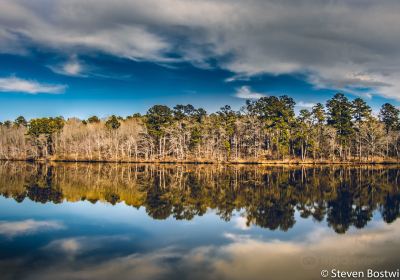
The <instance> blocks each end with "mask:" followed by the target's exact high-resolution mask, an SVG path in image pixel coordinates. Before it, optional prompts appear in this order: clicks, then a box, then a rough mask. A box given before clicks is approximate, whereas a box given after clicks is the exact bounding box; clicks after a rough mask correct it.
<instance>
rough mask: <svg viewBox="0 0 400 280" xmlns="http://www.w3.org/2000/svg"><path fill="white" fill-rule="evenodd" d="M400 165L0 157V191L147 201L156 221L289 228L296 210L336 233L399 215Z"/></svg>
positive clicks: (51, 198) (43, 198)
mask: <svg viewBox="0 0 400 280" xmlns="http://www.w3.org/2000/svg"><path fill="white" fill-rule="evenodd" d="M399 185H400V170H399V169H398V168H397V167H394V166H393V167H382V166H377V165H358V166H340V165H321V166H318V167H305V166H302V167H301V168H299V167H282V166H273V167H271V166H259V165H218V166H211V165H185V164H183V165H180V164H173V165H172V164H162V165H157V164H117V165H116V164H100V163H99V164H84V163H79V164H56V165H47V164H41V163H39V164H26V163H21V162H2V163H0V195H2V196H4V197H7V198H13V199H15V200H16V201H17V202H22V201H24V200H25V199H29V200H31V201H35V202H38V203H49V202H51V203H63V202H65V201H68V202H77V201H89V202H90V203H93V204H95V203H110V204H112V205H115V204H117V203H121V202H123V203H125V204H126V205H128V206H132V207H135V208H141V207H143V208H144V209H145V210H146V213H147V214H148V215H149V216H150V217H152V218H154V219H160V220H163V219H167V218H169V217H173V218H174V219H176V220H192V219H193V218H194V217H196V216H202V215H205V214H206V213H207V211H208V210H209V209H213V210H214V212H215V213H216V215H218V216H219V217H220V218H221V219H223V220H224V221H230V220H231V219H232V218H233V217H235V216H237V214H238V213H240V215H241V216H242V217H243V218H245V219H246V224H247V226H251V225H255V226H259V227H262V228H267V229H270V230H282V231H287V230H289V229H290V228H292V227H293V226H294V224H295V223H296V220H298V218H299V217H298V216H297V217H296V215H295V213H296V212H298V213H299V216H300V217H301V218H304V219H313V220H314V221H316V222H322V221H325V220H326V222H327V225H328V226H329V227H331V228H332V229H333V230H334V231H335V232H337V233H345V232H346V231H347V230H349V229H350V228H351V227H355V228H363V227H365V226H366V225H367V224H368V223H369V222H370V221H371V220H372V219H373V216H374V213H377V212H380V214H381V219H382V220H383V221H385V222H386V223H392V222H394V221H396V220H397V218H398V217H399V216H400V193H399Z"/></svg>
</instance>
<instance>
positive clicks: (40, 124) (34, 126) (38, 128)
mask: <svg viewBox="0 0 400 280" xmlns="http://www.w3.org/2000/svg"><path fill="white" fill-rule="evenodd" d="M64 123H65V121H64V119H63V118H62V117H56V118H37V119H32V120H30V122H29V124H28V135H30V136H34V137H39V136H40V135H42V134H43V135H46V136H50V135H52V134H53V133H57V132H60V131H61V130H62V128H63V127H64Z"/></svg>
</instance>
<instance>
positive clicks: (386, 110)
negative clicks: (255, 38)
mask: <svg viewBox="0 0 400 280" xmlns="http://www.w3.org/2000/svg"><path fill="white" fill-rule="evenodd" d="M295 105H296V103H295V101H294V100H293V99H292V98H291V97H289V96H286V95H283V96H279V97H277V96H268V97H262V98H260V99H258V100H247V101H246V103H245V105H244V106H243V107H242V108H241V109H240V110H239V111H235V110H233V109H232V108H231V107H230V106H228V105H226V106H224V107H222V108H221V109H220V110H219V111H217V112H215V113H211V114H208V113H207V112H206V111H205V110H204V109H202V108H195V107H194V106H193V105H190V104H188V105H176V106H175V107H173V108H169V107H168V106H164V105H155V106H153V107H151V108H150V109H149V110H148V111H147V113H146V114H144V115H141V114H137V113H136V114H133V115H131V116H128V117H126V118H123V117H120V116H115V115H112V116H110V117H108V118H105V119H100V118H99V117H97V116H92V117H90V118H88V119H86V120H80V119H77V118H69V119H67V120H66V119H64V118H63V117H45V118H35V119H31V120H29V121H28V120H26V119H25V118H24V117H23V116H20V117H18V118H17V119H15V120H14V121H5V122H3V123H0V159H6V160H15V159H20V160H41V159H48V160H67V161H124V162H125V161H127V162H141V161H186V162H208V161H210V162H229V161H230V162H264V161H303V162H306V161H308V162H310V161H312V162H323V161H358V162H367V161H369V162H372V161H399V155H400V119H399V113H400V111H399V109H397V108H396V107H395V106H393V105H392V104H389V103H385V104H383V105H382V107H381V109H380V112H379V115H378V116H375V115H374V114H373V113H372V110H371V107H370V106H369V105H368V104H367V103H366V102H365V101H364V100H363V99H361V98H356V99H354V100H349V99H348V98H347V97H346V96H345V95H344V94H342V93H337V94H336V95H334V96H333V97H332V98H331V99H329V100H328V101H327V102H326V104H325V106H324V105H323V104H321V103H317V104H315V105H314V106H313V107H312V108H311V109H302V110H300V111H299V113H298V114H297V115H296V114H295V110H294V109H295Z"/></svg>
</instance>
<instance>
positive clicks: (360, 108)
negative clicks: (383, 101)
mask: <svg viewBox="0 0 400 280" xmlns="http://www.w3.org/2000/svg"><path fill="white" fill-rule="evenodd" d="M352 106H353V118H354V120H355V121H356V122H357V123H359V122H361V121H363V120H365V119H367V118H368V117H369V116H370V115H371V111H372V110H371V107H369V106H368V104H367V103H366V102H365V101H364V100H363V99H361V98H356V99H354V100H353V102H352Z"/></svg>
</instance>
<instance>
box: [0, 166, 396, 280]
mask: <svg viewBox="0 0 400 280" xmlns="http://www.w3.org/2000/svg"><path fill="white" fill-rule="evenodd" d="M399 186H400V169H399V168H398V167H383V166H356V167H349V166H319V167H279V166H274V167H267V166H256V165H246V166H217V165H135V164H56V165H52V166H50V165H44V164H29V163H18V162H0V273H1V274H0V275H1V276H0V278H1V279H42V280H43V279H115V280H117V279H321V276H320V271H321V270H322V269H328V270H331V269H340V270H346V271H349V270H361V271H366V269H368V268H371V269H375V270H384V269H387V270H396V269H397V268H398V267H399V266H398V264H399V259H400V258H399V257H398V254H399V253H398V252H399V249H400V222H399V219H397V218H398V217H399V205H400V191H399Z"/></svg>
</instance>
